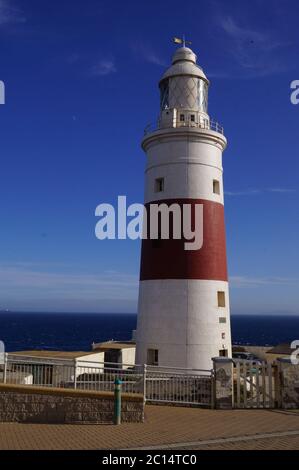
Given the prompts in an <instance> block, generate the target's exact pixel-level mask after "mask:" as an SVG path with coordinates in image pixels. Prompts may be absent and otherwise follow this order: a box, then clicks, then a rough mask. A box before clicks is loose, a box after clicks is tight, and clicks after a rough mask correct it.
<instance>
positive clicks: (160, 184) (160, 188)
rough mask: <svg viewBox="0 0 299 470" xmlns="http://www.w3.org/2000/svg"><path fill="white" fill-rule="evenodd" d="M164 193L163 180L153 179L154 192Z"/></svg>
mask: <svg viewBox="0 0 299 470" xmlns="http://www.w3.org/2000/svg"><path fill="white" fill-rule="evenodd" d="M162 191H164V178H156V179H155V192H156V193H161V192H162Z"/></svg>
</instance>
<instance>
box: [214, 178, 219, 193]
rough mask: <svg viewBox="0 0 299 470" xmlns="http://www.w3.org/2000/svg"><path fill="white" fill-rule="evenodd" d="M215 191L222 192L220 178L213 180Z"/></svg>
mask: <svg viewBox="0 0 299 470" xmlns="http://www.w3.org/2000/svg"><path fill="white" fill-rule="evenodd" d="M213 193H214V194H220V183H219V181H218V180H213Z"/></svg>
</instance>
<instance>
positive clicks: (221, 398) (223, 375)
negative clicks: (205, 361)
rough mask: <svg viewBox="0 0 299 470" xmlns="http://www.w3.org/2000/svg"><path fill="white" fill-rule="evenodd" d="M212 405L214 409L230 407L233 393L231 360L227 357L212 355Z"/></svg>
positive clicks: (232, 402)
mask: <svg viewBox="0 0 299 470" xmlns="http://www.w3.org/2000/svg"><path fill="white" fill-rule="evenodd" d="M212 360H213V366H214V378H215V382H214V405H215V408H216V409H224V410H226V409H231V408H232V407H233V404H234V395H233V361H232V359H229V358H227V357H214V358H213V359H212Z"/></svg>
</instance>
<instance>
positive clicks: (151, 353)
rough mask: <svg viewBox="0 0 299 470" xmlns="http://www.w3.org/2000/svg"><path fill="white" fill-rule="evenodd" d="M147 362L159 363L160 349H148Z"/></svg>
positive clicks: (150, 363)
mask: <svg viewBox="0 0 299 470" xmlns="http://www.w3.org/2000/svg"><path fill="white" fill-rule="evenodd" d="M147 364H148V365H149V366H157V365H159V351H158V349H148V350H147Z"/></svg>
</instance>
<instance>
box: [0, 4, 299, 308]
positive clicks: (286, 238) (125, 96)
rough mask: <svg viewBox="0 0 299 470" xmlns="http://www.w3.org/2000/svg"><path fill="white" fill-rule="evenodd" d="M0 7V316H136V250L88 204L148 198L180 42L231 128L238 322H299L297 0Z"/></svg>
mask: <svg viewBox="0 0 299 470" xmlns="http://www.w3.org/2000/svg"><path fill="white" fill-rule="evenodd" d="M54 3H55V5H54V4H53V2H50V1H46V0H45V1H43V2H40V0H26V1H22V0H0V80H3V81H4V82H5V85H6V104H5V105H4V106H0V162H1V171H0V221H1V229H0V308H3V309H6V308H8V309H11V310H37V311H82V312H84V311H86V312H135V311H136V302H137V293H138V272H139V255H140V245H139V243H138V242H136V241H130V240H126V241H124V240H119V241H111V240H109V241H99V240H97V239H96V238H95V235H94V226H95V223H96V218H95V216H94V211H95V207H96V206H97V205H98V204H100V203H102V202H108V203H115V202H116V200H117V196H118V195H127V198H128V202H129V203H131V202H142V201H143V183H144V180H143V171H144V165H145V156H144V155H143V152H142V150H141V148H140V140H141V137H142V134H143V129H144V128H145V126H146V125H147V124H148V123H150V122H151V121H154V120H155V119H156V117H157V114H158V106H159V93H158V87H157V82H158V80H159V78H160V76H161V74H162V72H163V70H164V69H165V67H166V66H167V65H168V64H169V62H170V58H171V55H172V53H173V51H174V48H175V46H174V45H173V44H172V43H171V38H172V37H173V36H174V35H181V34H182V33H185V34H186V36H187V38H188V39H190V40H192V47H193V49H194V51H195V52H196V53H197V54H198V62H199V64H200V65H201V66H202V67H203V68H204V70H205V72H206V74H207V76H208V77H209V78H210V80H211V87H210V92H209V113H210V115H211V116H212V117H214V118H215V119H217V120H218V121H220V122H221V123H222V124H223V125H224V128H225V134H226V136H227V138H228V141H229V146H228V149H227V150H226V152H225V154H224V170H225V173H224V183H225V190H226V196H225V207H226V225H227V248H228V264H229V274H230V281H231V306H232V313H235V314H236V313H252V314H259V313H277V314H280V313H290V314H298V313H299V310H298V290H299V289H298V287H299V273H298V266H299V255H298V234H299V216H298V196H299V193H298V170H299V165H298V158H299V151H298V150H299V149H298V125H299V105H298V106H294V105H292V104H291V102H290V82H291V81H292V80H295V79H299V62H298V51H299V30H298V24H297V22H298V14H299V5H298V2H297V1H296V0H284V1H279V0H250V1H247V0H243V1H242V2H240V1H237V0H235V1H233V0H226V1H225V2H223V1H220V0H219V1H214V0H210V1H209V0H204V1H201V0H197V1H192V2H189V3H188V4H186V3H182V2H181V1H177V0H171V1H169V0H165V1H163V2H161V1H156V0H151V1H150V2H149V1H142V2H140V1H135V0H133V1H127V2H123V1H113V2H108V1H96V0H85V1H84V2H82V1H79V0H72V1H71V0H60V1H59V2H54Z"/></svg>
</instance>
